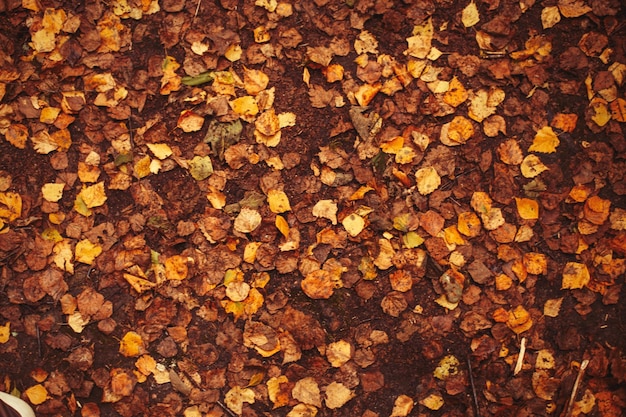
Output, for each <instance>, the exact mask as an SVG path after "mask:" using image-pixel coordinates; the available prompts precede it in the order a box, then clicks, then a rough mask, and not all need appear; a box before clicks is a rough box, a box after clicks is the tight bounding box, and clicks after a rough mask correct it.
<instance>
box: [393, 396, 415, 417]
mask: <svg viewBox="0 0 626 417" xmlns="http://www.w3.org/2000/svg"><path fill="white" fill-rule="evenodd" d="M414 406H415V402H414V401H413V398H411V397H409V396H408V395H404V394H400V395H398V396H397V397H396V399H395V401H394V402H393V409H392V410H391V415H390V416H389V417H406V416H408V415H409V413H410V412H411V410H413V407H414Z"/></svg>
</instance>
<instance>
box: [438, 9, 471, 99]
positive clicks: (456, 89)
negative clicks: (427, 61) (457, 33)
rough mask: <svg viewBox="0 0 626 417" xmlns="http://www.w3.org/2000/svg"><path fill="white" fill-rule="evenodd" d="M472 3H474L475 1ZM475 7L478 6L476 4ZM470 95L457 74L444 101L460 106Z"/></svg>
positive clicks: (451, 81) (444, 96)
mask: <svg viewBox="0 0 626 417" xmlns="http://www.w3.org/2000/svg"><path fill="white" fill-rule="evenodd" d="M470 4H474V2H472V3H470ZM474 7H476V6H475V5H474ZM468 97H469V93H468V92H467V90H466V89H465V87H464V86H463V84H462V83H461V81H459V79H458V78H457V77H456V76H455V77H453V78H452V80H450V85H449V89H448V91H446V93H445V94H444V95H443V101H444V102H445V103H446V104H448V105H450V106H452V107H458V106H460V105H461V104H463V103H464V102H465V100H467V99H468Z"/></svg>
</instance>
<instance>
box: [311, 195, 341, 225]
mask: <svg viewBox="0 0 626 417" xmlns="http://www.w3.org/2000/svg"><path fill="white" fill-rule="evenodd" d="M337 210H338V208H337V203H335V202H334V201H333V200H320V201H318V202H317V203H315V205H314V206H313V210H312V214H313V215H314V216H315V217H322V218H325V219H328V220H330V221H331V223H332V224H337Z"/></svg>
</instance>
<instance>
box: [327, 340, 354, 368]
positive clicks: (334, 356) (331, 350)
mask: <svg viewBox="0 0 626 417" xmlns="http://www.w3.org/2000/svg"><path fill="white" fill-rule="evenodd" d="M353 351H354V348H353V347H352V345H351V344H350V342H347V341H345V340H343V339H341V340H338V341H336V342H332V343H330V344H329V345H328V346H327V347H326V358H327V359H328V362H329V363H330V365H331V366H332V367H334V368H339V367H341V365H343V364H344V363H346V362H348V361H349V360H350V359H351V358H352V354H353Z"/></svg>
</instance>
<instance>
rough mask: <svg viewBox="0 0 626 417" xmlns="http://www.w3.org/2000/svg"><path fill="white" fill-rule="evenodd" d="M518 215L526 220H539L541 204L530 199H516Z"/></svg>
mask: <svg viewBox="0 0 626 417" xmlns="http://www.w3.org/2000/svg"><path fill="white" fill-rule="evenodd" d="M515 203H516V205H517V214H519V216H520V218H522V219H524V220H536V219H538V218H539V203H537V201H535V200H532V199H530V198H517V197H515Z"/></svg>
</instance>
